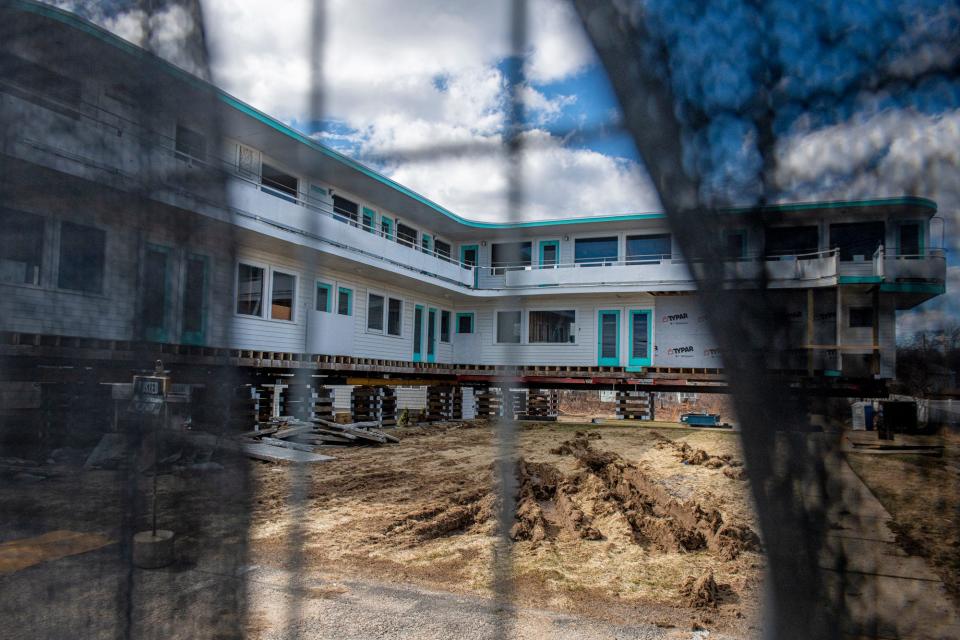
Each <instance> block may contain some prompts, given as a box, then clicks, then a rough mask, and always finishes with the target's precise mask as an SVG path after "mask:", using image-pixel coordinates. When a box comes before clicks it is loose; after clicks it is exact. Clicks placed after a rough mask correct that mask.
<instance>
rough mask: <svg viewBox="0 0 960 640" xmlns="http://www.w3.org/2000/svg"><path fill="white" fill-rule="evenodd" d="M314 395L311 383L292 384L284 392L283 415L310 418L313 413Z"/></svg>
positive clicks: (299, 418) (300, 418)
mask: <svg viewBox="0 0 960 640" xmlns="http://www.w3.org/2000/svg"><path fill="white" fill-rule="evenodd" d="M313 396H314V393H313V387H312V386H310V385H309V384H290V385H289V386H288V387H287V389H285V390H284V392H283V408H284V413H283V414H282V415H287V416H292V417H294V418H297V419H298V420H309V419H310V418H311V417H312V415H313V405H314V397H313Z"/></svg>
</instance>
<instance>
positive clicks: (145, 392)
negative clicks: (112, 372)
mask: <svg viewBox="0 0 960 640" xmlns="http://www.w3.org/2000/svg"><path fill="white" fill-rule="evenodd" d="M169 380H170V378H167V377H165V376H134V377H133V398H132V399H131V400H130V407H129V409H128V410H129V411H130V412H131V413H139V414H142V415H151V416H158V415H160V411H161V410H162V409H163V403H164V402H165V399H166V395H167V383H168V381H169Z"/></svg>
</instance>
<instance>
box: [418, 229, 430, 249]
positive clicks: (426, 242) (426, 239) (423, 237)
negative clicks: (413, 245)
mask: <svg viewBox="0 0 960 640" xmlns="http://www.w3.org/2000/svg"><path fill="white" fill-rule="evenodd" d="M430 245H431V242H430V236H429V235H428V234H426V233H422V234H420V248H421V249H422V250H423V252H424V253H431V251H430Z"/></svg>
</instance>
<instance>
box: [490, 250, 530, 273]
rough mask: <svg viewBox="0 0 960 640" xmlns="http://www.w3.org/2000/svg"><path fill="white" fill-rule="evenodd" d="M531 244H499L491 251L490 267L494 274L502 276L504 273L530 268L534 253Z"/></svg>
mask: <svg viewBox="0 0 960 640" xmlns="http://www.w3.org/2000/svg"><path fill="white" fill-rule="evenodd" d="M532 246H533V245H532V243H530V242H498V243H496V244H494V245H493V247H492V249H491V260H490V265H491V266H492V267H493V273H494V274H496V275H500V274H501V273H503V272H504V271H507V270H513V269H522V268H523V267H529V266H530V265H531V264H532V262H531V255H532V253H533V249H532Z"/></svg>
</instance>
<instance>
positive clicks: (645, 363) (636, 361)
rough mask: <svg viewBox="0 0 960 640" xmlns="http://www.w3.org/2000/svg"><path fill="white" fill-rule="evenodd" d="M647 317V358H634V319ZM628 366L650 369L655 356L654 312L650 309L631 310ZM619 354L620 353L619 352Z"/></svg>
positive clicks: (629, 314)
mask: <svg viewBox="0 0 960 640" xmlns="http://www.w3.org/2000/svg"><path fill="white" fill-rule="evenodd" d="M638 315H645V316H647V356H646V357H645V358H635V357H633V318H634V316H638ZM627 323H628V324H627V328H628V329H627V330H628V334H629V336H628V337H627V345H628V346H627V364H628V365H629V366H631V367H649V366H650V363H651V360H652V355H653V353H652V352H653V311H652V310H650V309H631V310H630V311H629V312H628V315H627ZM618 353H619V351H618Z"/></svg>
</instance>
